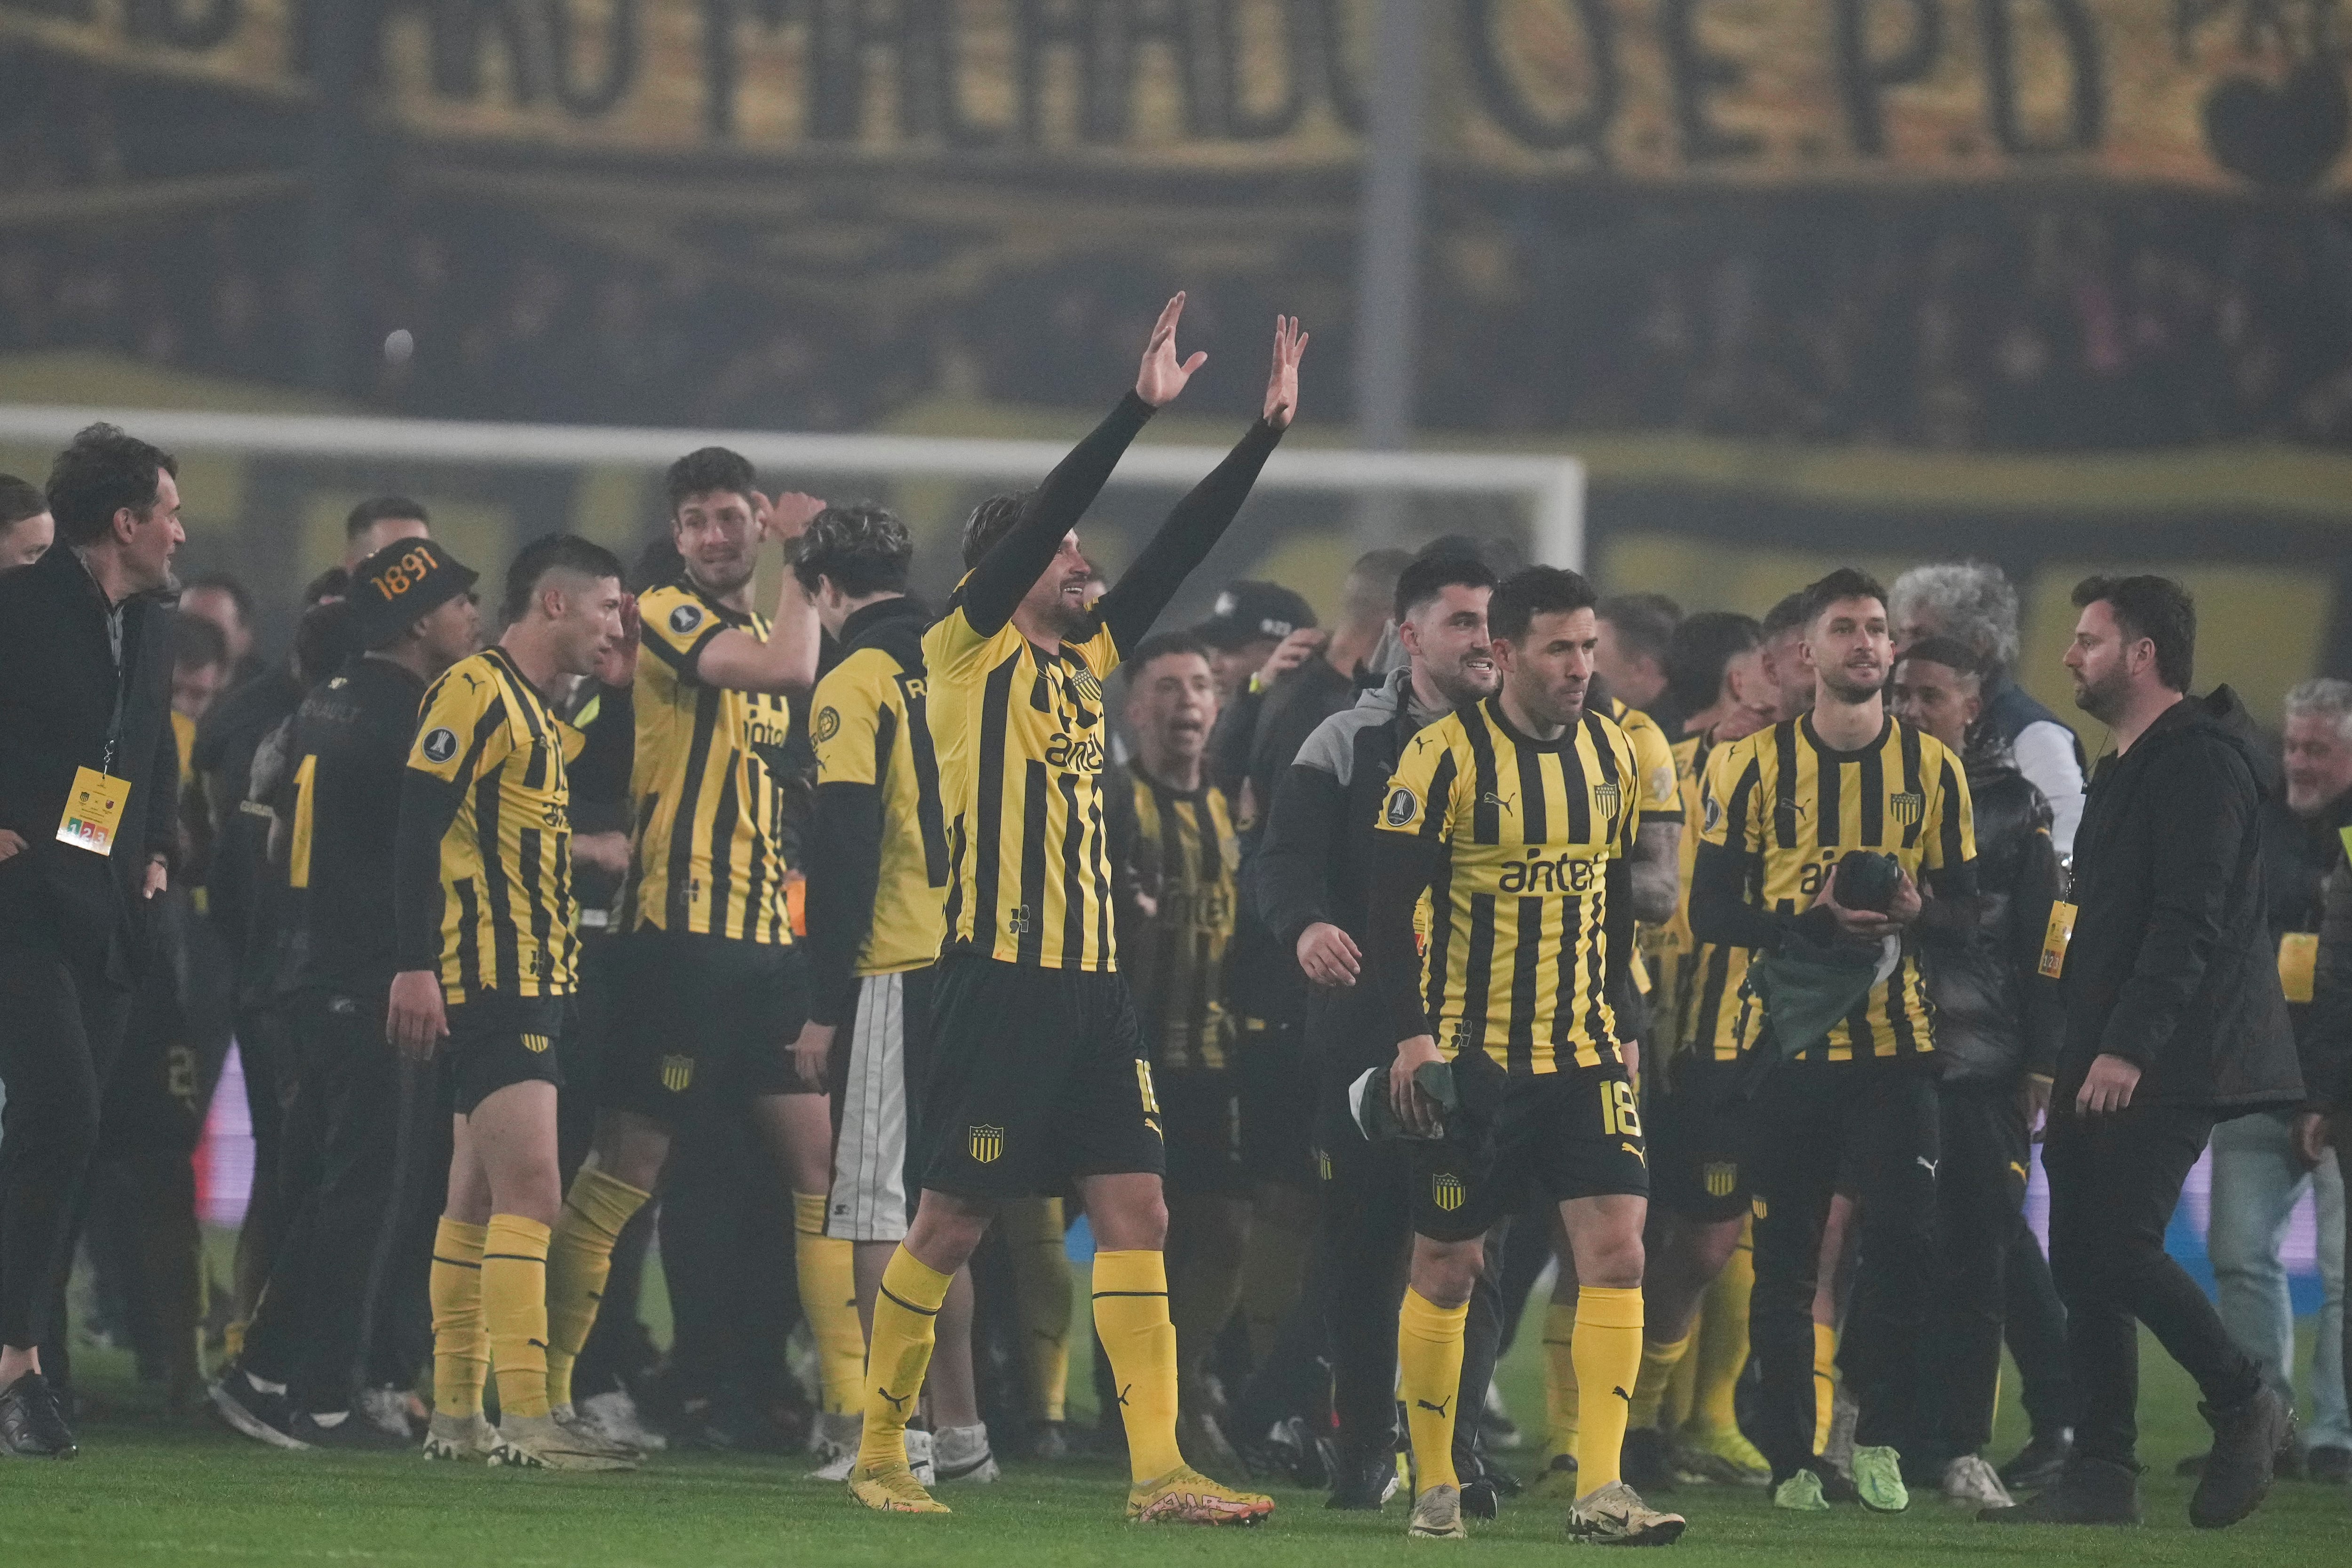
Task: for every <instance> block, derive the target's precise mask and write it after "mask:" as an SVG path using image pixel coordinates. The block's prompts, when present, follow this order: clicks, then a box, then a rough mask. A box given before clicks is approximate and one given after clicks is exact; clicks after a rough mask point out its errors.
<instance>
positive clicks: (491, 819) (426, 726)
mask: <svg viewBox="0 0 2352 1568" xmlns="http://www.w3.org/2000/svg"><path fill="white" fill-rule="evenodd" d="M419 712H420V714H421V717H420V718H419V719H418V721H417V726H416V739H415V742H414V743H413V744H412V745H411V746H410V748H409V752H408V766H409V768H410V769H411V770H412V771H414V772H415V773H424V774H426V775H428V776H430V777H431V778H434V779H436V780H438V781H440V783H442V784H446V785H452V786H455V788H456V789H457V791H458V792H460V795H459V798H458V800H457V815H456V816H455V818H454V819H453V820H451V822H450V823H449V826H448V827H447V828H446V831H444V832H443V834H442V835H441V856H440V860H441V879H440V880H441V909H440V920H439V924H438V931H439V941H438V956H439V961H440V970H441V992H442V995H443V996H444V998H445V999H446V1001H447V1002H448V1003H449V1004H450V1005H453V1006H455V1005H461V1004H463V1003H466V1002H468V1001H472V1000H474V999H475V998H477V997H478V996H479V995H480V994H481V993H482V992H484V991H496V992H498V993H499V994H502V995H507V996H563V995H568V994H571V992H572V987H573V983H574V977H575V965H576V963H577V960H578V956H579V952H580V939H579V934H578V932H577V931H575V930H574V925H575V922H576V921H577V919H578V917H579V912H580V910H579V906H578V904H577V902H576V901H575V900H574V899H573V897H572V818H571V803H572V792H571V784H570V782H569V780H568V778H567V776H566V772H565V770H566V768H567V766H568V764H569V763H570V762H571V760H572V757H573V756H575V755H577V754H578V752H579V749H580V743H581V736H580V732H579V731H576V730H574V729H572V727H571V726H569V725H567V724H564V723H562V721H559V720H558V719H557V718H556V717H555V714H554V712H553V711H552V710H550V709H549V707H548V705H547V703H546V701H545V700H543V699H542V698H541V696H540V694H539V692H538V690H537V689H535V688H533V687H532V685H531V683H530V681H529V680H528V679H525V678H524V676H523V673H522V671H521V670H520V669H519V668H516V666H515V663H514V661H513V660H512V659H510V658H508V657H507V654H506V650H505V649H503V648H498V647H492V648H488V649H485V650H484V651H482V652H480V653H478V654H475V655H473V656H472V657H471V658H463V659H460V660H458V661H457V663H456V664H454V665H452V666H450V667H449V668H448V669H447V670H446V671H445V672H443V674H442V676H441V679H438V680H436V681H435V682H434V683H433V685H432V687H431V688H430V689H428V690H427V691H426V692H425V700H424V702H423V703H422V704H421V706H420V709H419Z"/></svg>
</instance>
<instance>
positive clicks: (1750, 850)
mask: <svg viewBox="0 0 2352 1568" xmlns="http://www.w3.org/2000/svg"><path fill="white" fill-rule="evenodd" d="M1805 592H1806V616H1805V620H1804V626H1805V628H1806V629H1805V637H1804V654H1805V658H1806V661H1807V662H1808V663H1809V664H1810V665H1811V667H1812V669H1813V679H1814V697H1813V703H1812V710H1811V713H1810V714H1808V715H1806V716H1805V717H1802V718H1799V719H1793V720H1788V721H1783V722H1781V723H1779V724H1775V725H1774V726H1773V727H1772V728H1771V729H1769V730H1765V731H1759V732H1758V733H1756V734H1753V735H1750V736H1748V737H1747V738H1746V739H1745V740H1741V741H1735V742H1732V743H1731V744H1730V745H1728V746H1725V747H1722V748H1720V749H1719V750H1718V751H1717V752H1716V755H1715V757H1714V759H1713V760H1712V761H1711V762H1710V763H1708V764H1707V773H1706V783H1705V785H1704V788H1703V792H1702V796H1701V807H1700V815H1701V819H1702V821H1701V828H1700V843H1699V849H1698V854H1697V857H1696V860H1695V861H1694V863H1693V867H1692V872H1691V896H1690V923H1691V932H1692V935H1693V936H1695V937H1696V939H1697V940H1698V941H1700V942H1716V943H1720V944H1722V945H1724V946H1727V947H1738V948H1746V949H1748V950H1750V951H1751V952H1756V951H1759V950H1760V951H1767V952H1769V951H1772V950H1775V949H1778V948H1780V947H1781V946H1782V945H1783V943H1784V942H1787V941H1788V940H1789V939H1790V934H1791V933H1792V932H1793V933H1797V934H1799V935H1801V936H1802V937H1805V938H1807V939H1809V940H1810V941H1811V942H1822V943H1826V942H1828V941H1830V940H1831V939H1832V938H1834V939H1837V940H1840V941H1843V942H1849V943H1870V944H1874V945H1876V946H1877V947H1879V948H1880V949H1881V957H1880V960H1879V969H1880V973H1879V974H1878V976H1877V978H1875V979H1874V981H1873V982H1872V984H1871V985H1870V988H1869V991H1868V993H1867V994H1865V995H1864V998H1863V999H1862V1001H1861V1002H1859V1003H1857V1004H1856V1005H1854V1006H1853V1010H1852V1011H1851V1012H1849V1013H1848V1014H1847V1015H1846V1016H1845V1017H1844V1018H1843V1019H1842V1020H1841V1021H1839V1022H1838V1023H1836V1024H1833V1025H1832V1026H1831V1027H1830V1029H1829V1031H1828V1033H1827V1035H1826V1036H1825V1037H1823V1038H1822V1039H1821V1040H1819V1041H1817V1042H1815V1043H1813V1044H1811V1045H1809V1046H1802V1047H1795V1048H1794V1054H1793V1056H1791V1057H1790V1058H1789V1059H1785V1060H1778V1061H1772V1060H1771V1058H1772V1057H1774V1056H1778V1055H1780V1054H1781V1046H1780V1041H1779V1039H1778V1038H1777V1037H1776V1036H1774V1035H1773V1034H1771V1033H1770V1032H1769V1030H1768V1029H1767V1028H1766V1022H1767V1020H1766V1019H1765V1017H1764V1016H1763V1012H1764V1010H1763V1009H1761V1008H1752V1007H1748V1006H1745V1005H1743V1006H1742V1007H1741V1008H1740V1013H1739V1020H1738V1045H1739V1048H1740V1049H1741V1051H1743V1052H1748V1051H1757V1050H1761V1051H1763V1052H1766V1053H1767V1058H1766V1059H1767V1060H1768V1061H1770V1062H1771V1065H1769V1068H1767V1070H1766V1071H1765V1073H1764V1075H1763V1082H1762V1088H1761V1089H1760V1090H1759V1093H1758V1095H1757V1097H1756V1100H1755V1101H1754V1102H1753V1104H1752V1106H1751V1108H1750V1110H1749V1111H1748V1132H1749V1137H1748V1149H1747V1180H1748V1185H1749V1190H1750V1192H1751V1193H1752V1194H1753V1204H1752V1207H1753V1212H1754V1215H1755V1222H1756V1223H1755V1248H1756V1288H1755V1290H1754V1292H1753V1293H1752V1296H1751V1304H1750V1307H1749V1317H1748V1324H1749V1329H1748V1334H1749V1342H1750V1343H1751V1345H1752V1346H1753V1351H1754V1356H1755V1359H1756V1361H1757V1362H1758V1363H1759V1369H1760V1372H1761V1373H1762V1378H1763V1394H1764V1406H1763V1415H1762V1429H1761V1430H1760V1431H1759V1434H1758V1437H1759V1447H1761V1448H1762V1449H1763V1450H1764V1455H1765V1458H1768V1459H1769V1461H1770V1462H1771V1466H1772V1480H1773V1487H1774V1490H1773V1501H1774V1503H1775V1504H1776V1505H1777V1506H1779V1507H1781V1508H1785V1509H1794V1510H1801V1511H1815V1510H1822V1509H1826V1508H1827V1507H1828V1506H1829V1504H1828V1502H1827V1501H1826V1500H1825V1499H1824V1498H1823V1496H1822V1480H1823V1479H1824V1478H1823V1476H1822V1470H1821V1468H1819V1467H1820V1461H1819V1460H1817V1458H1815V1455H1816V1453H1817V1451H1818V1450H1819V1448H1820V1447H1821V1438H1822V1436H1823V1433H1824V1429H1825V1427H1826V1425H1827V1421H1826V1412H1825V1411H1823V1410H1822V1409H1821V1408H1820V1407H1819V1399H1818V1396H1817V1392H1816V1385H1815V1380H1814V1367H1815V1360H1816V1338H1817V1336H1816V1328H1815V1325H1814V1323H1813V1321H1812V1307H1813V1297H1814V1287H1815V1283H1816V1276H1817V1273H1818V1271H1819V1267H1820V1261H1821V1254H1822V1229H1823V1226H1825V1224H1826V1223H1827V1221H1828V1217H1829V1212H1830V1203H1831V1199H1832V1195H1833V1194H1834V1192H1835V1189H1836V1185H1837V1182H1838V1178H1839V1174H1840V1172H1841V1170H1842V1169H1845V1168H1849V1167H1850V1168H1852V1169H1853V1170H1855V1171H1858V1172H1859V1173H1861V1179H1862V1184H1863V1186H1864V1190H1866V1191H1867V1192H1868V1193H1869V1194H1870V1198H1869V1201H1868V1202H1867V1203H1866V1204H1864V1205H1862V1231H1863V1235H1862V1245H1863V1251H1864V1254H1865V1255H1866V1256H1867V1257H1868V1258H1870V1263H1869V1266H1868V1269H1867V1271H1866V1274H1865V1279H1864V1282H1865V1285H1866V1286H1867V1288H1868V1289H1869V1290H1870V1291H1871V1292H1872V1293H1873V1303H1874V1304H1873V1307H1872V1310H1883V1312H1884V1317H1883V1318H1882V1320H1881V1321H1885V1322H1888V1323H1893V1324H1899V1325H1910V1324H1914V1323H1917V1322H1919V1321H1923V1320H1924V1319H1925V1317H1926V1315H1927V1310H1928V1307H1929V1300H1930V1298H1929V1289H1930V1270H1931V1268H1932V1267H1933V1263H1934V1238H1933V1227H1934V1221H1935V1203H1936V1193H1935V1164H1936V1158H1937V1154H1936V1150H1937V1143H1936V1086H1935V1077H1934V1071H1933V1068H1934V1063H1933V1062H1932V1061H1931V1060H1930V1059H1929V1058H1931V1057H1932V1055H1933V1053H1934V1051H1935V1048H1936V1041H1935V1031H1934V1025H1933V1021H1932V1020H1933V1012H1932V1009H1931V1007H1930V1005H1929V1003H1928V1001H1927V984H1926V981H1925V978H1924V977H1923V975H1922V974H1921V973H1920V969H1919V962H1918V959H1917V957H1916V954H1915V953H1914V952H1911V951H1909V948H1908V946H1907V944H1906V941H1905V938H1904V935H1903V933H1904V931H1905V928H1906V927H1907V926H1909V925H1910V923H1911V922H1912V921H1915V920H1916V919H1917V917H1918V913H1919V907H1920V894H1919V890H1918V886H1917V883H1918V879H1923V878H1924V879H1926V881H1927V886H1928V887H1929V888H1930V889H1933V890H1934V891H1935V893H1936V894H1937V897H1938V898H1944V899H1968V898H1973V897H1974V895H1975V891H1976V883H1975V876H1976V871H1975V861H1976V841H1975V838H1974V836H1973V834H1972V831H1971V828H1970V825H1969V793H1968V784H1967V781H1966V780H1965V779H1964V778H1963V776H1962V774H1961V771H1960V763H1959V760H1958V758H1956V757H1954V756H1953V755H1952V754H1951V753H1950V752H1948V751H1947V750H1946V749H1945V747H1944V745H1943V743H1942V742H1939V741H1937V739H1935V737H1933V736H1931V735H1923V734H1921V733H1920V732H1919V731H1916V730H1915V729H1913V728H1912V727H1911V726H1909V725H1907V724H1906V723H1904V722H1903V721H1900V720H1897V719H1892V718H1889V717H1888V716H1887V714H1886V711H1885V698H1884V694H1883V693H1884V689H1885V684H1886V677H1887V673H1888V670H1889V668H1890V666H1891V665H1892V663H1893V660H1894V647H1893V644H1892V642H1891V640H1890V639H1889V637H1888V635H1887V623H1886V595H1885V591H1884V590H1882V589H1881V588H1880V587H1879V586H1878V584H1876V583H1874V582H1873V581H1872V580H1871V579H1870V578H1869V577H1867V576H1865V575H1864V574H1862V573H1860V572H1857V571H1854V570H1853V569H1852V568H1845V569H1842V570H1840V571H1836V572H1832V573H1831V574H1829V575H1828V576H1826V577H1824V578H1822V580H1821V581H1820V582H1818V583H1815V584H1813V585H1812V586H1811V587H1810V588H1808V589H1807V590H1806V591H1805ZM1856 849H1864V850H1873V851H1876V852H1879V853H1881V854H1885V855H1891V856H1893V857H1894V858H1895V860H1896V862H1897V863H1898V864H1899V865H1900V866H1901V868H1902V873H1903V874H1902V879H1901V885H1900V888H1899V890H1898V892H1897V894H1896V896H1895V899H1894V900H1893V902H1892V904H1891V906H1890V908H1889V909H1888V910H1887V911H1886V912H1885V913H1878V912H1874V911H1871V910H1852V909H1848V908H1846V907H1844V906H1843V905H1841V904H1840V903H1839V902H1838V901H1837V879H1836V876H1835V868H1836V866H1837V863H1838V861H1839V860H1840V858H1843V856H1845V855H1846V854H1848V853H1849V852H1851V851H1853V850H1856ZM1822 1332H1827V1331H1826V1330H1823V1331H1822ZM1866 1343H1867V1346H1868V1352H1869V1353H1868V1354H1866V1355H1857V1354H1856V1353H1853V1350H1851V1349H1850V1352H1849V1354H1848V1358H1847V1359H1848V1360H1849V1361H1856V1360H1860V1361H1866V1362H1867V1363H1870V1364H1864V1365H1855V1366H1853V1367H1852V1368H1850V1370H1851V1371H1852V1372H1853V1374H1854V1377H1855V1380H1856V1381H1857V1382H1858V1383H1859V1384H1861V1385H1862V1427H1861V1430H1860V1432H1859V1434H1858V1436H1859V1439H1860V1442H1861V1444H1862V1446H1861V1447H1859V1448H1857V1449H1856V1450H1855V1453H1854V1460H1853V1484H1854V1487H1855V1489H1856V1490H1857V1491H1858V1492H1859V1493H1860V1494H1861V1500H1862V1501H1863V1503H1864V1506H1866V1507H1868V1508H1871V1509H1874V1510H1880V1511H1889V1510H1898V1509H1902V1508H1906V1507H1908V1506H1909V1502H1910V1494H1909V1493H1908V1492H1907V1491H1906V1489H1905V1488H1904V1485H1903V1477H1902V1473H1901V1460H1900V1458H1899V1456H1898V1455H1897V1453H1896V1451H1895V1447H1893V1443H1892V1439H1893V1437H1894V1436H1896V1435H1899V1434H1903V1433H1906V1432H1908V1431H1911V1430H1913V1429H1914V1427H1915V1421H1914V1417H1913V1412H1914V1410H1915V1409H1916V1405H1917V1403H1918V1392H1919V1388H1920V1385H1921V1381H1922V1380H1921V1374H1920V1372H1919V1360H1920V1356H1921V1353H1922V1349H1921V1346H1920V1344H1919V1342H1918V1338H1917V1336H1916V1334H1913V1333H1910V1332H1907V1331H1906V1332H1894V1333H1889V1334H1886V1335H1884V1336H1873V1337H1871V1338H1869V1339H1868V1340H1867V1342H1866ZM1862 1344H1864V1341H1860V1340H1857V1342H1856V1346H1857V1347H1858V1346H1860V1345H1862Z"/></svg>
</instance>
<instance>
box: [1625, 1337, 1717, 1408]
mask: <svg viewBox="0 0 2352 1568" xmlns="http://www.w3.org/2000/svg"><path fill="white" fill-rule="evenodd" d="M1705 1336H1706V1317H1705V1315H1704V1314H1702V1315H1701V1316H1700V1318H1699V1319H1698V1321H1696V1322H1694V1323H1693V1324H1691V1350H1690V1351H1688V1352H1685V1353H1684V1355H1683V1359H1682V1360H1680V1361H1678V1362H1676V1363H1675V1371H1674V1375H1673V1376H1672V1377H1669V1378H1667V1379H1666V1396H1665V1398H1664V1399H1663V1400H1661V1401H1660V1402H1659V1405H1658V1430H1659V1431H1661V1432H1679V1431H1681V1430H1682V1429H1683V1427H1684V1426H1686V1425H1688V1424H1689V1421H1690V1418H1691V1407H1692V1405H1693V1403H1694V1399H1693V1394H1694V1391H1695V1390H1696V1388H1697V1387H1698V1356H1697V1355H1696V1353H1695V1352H1696V1351H1697V1350H1698V1348H1699V1347H1700V1346H1702V1345H1704V1344H1706V1337H1705ZM1635 1392H1636V1393H1639V1392H1640V1391H1639V1390H1638V1389H1637V1390H1635Z"/></svg>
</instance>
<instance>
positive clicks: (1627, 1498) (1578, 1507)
mask: <svg viewBox="0 0 2352 1568" xmlns="http://www.w3.org/2000/svg"><path fill="white" fill-rule="evenodd" d="M1683 1528H1684V1525H1683V1516H1682V1515H1681V1514H1678V1513H1662V1512H1660V1511H1659V1510H1656V1509H1654V1508H1652V1507H1651V1506H1650V1505H1649V1504H1647V1503H1645V1502H1643V1500H1642V1498H1641V1494H1640V1493H1638V1492H1636V1491H1634V1489H1633V1488H1632V1487H1629V1486H1627V1485H1626V1484H1625V1483H1624V1482H1623V1481H1612V1482H1610V1483H1609V1484H1608V1485H1607V1486H1605V1487H1601V1488H1600V1489H1597V1490H1594V1491H1590V1492H1587V1493H1586V1494H1585V1495H1584V1496H1582V1497H1580V1498H1579V1499H1577V1500H1576V1502H1575V1504H1574V1505H1573V1506H1572V1507H1570V1509H1569V1510H1568V1535H1569V1539H1570V1540H1571V1541H1580V1542H1588V1543H1590V1544H1592V1545H1596V1546H1672V1545H1673V1544H1674V1543H1675V1542H1677V1541H1680V1540H1681V1539H1682V1535H1683Z"/></svg>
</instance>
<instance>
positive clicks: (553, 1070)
mask: <svg viewBox="0 0 2352 1568" xmlns="http://www.w3.org/2000/svg"><path fill="white" fill-rule="evenodd" d="M569 1002H570V998H568V997H563V996H502V995H500V994H499V993H497V992H495V991H485V992H483V993H481V994H479V995H478V996H476V997H475V998H474V999H473V1000H472V1001H470V1002H465V1003H461V1004H459V1005H457V1006H455V1007H452V1008H450V1009H449V1037H448V1038H447V1039H446V1040H444V1041H442V1042H441V1100H442V1103H443V1104H444V1105H446V1107H447V1108H448V1109H449V1110H453V1111H455V1112H457V1114H458V1115H460V1116H471V1115H473V1114H474V1110H475V1108H476V1107H477V1106H479V1105H480V1104H481V1103H482V1101H484V1100H488V1099H489V1097H490V1096H492V1095H493V1094H496V1093H497V1092H498V1091H499V1090H500V1089H505V1088H508V1087H509V1086H510V1085H513V1084H518V1083H551V1084H553V1085H555V1087H556V1088H558V1089H562V1087H563V1068H562V1066H561V1065H559V1063H558V1060H557V1054H556V1048H555V1044H556V1041H557V1040H558V1039H560V1038H561V1037H562V1034H563V1021H564V1013H565V1011H566V1009H567V1006H568V1005H569Z"/></svg>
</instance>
